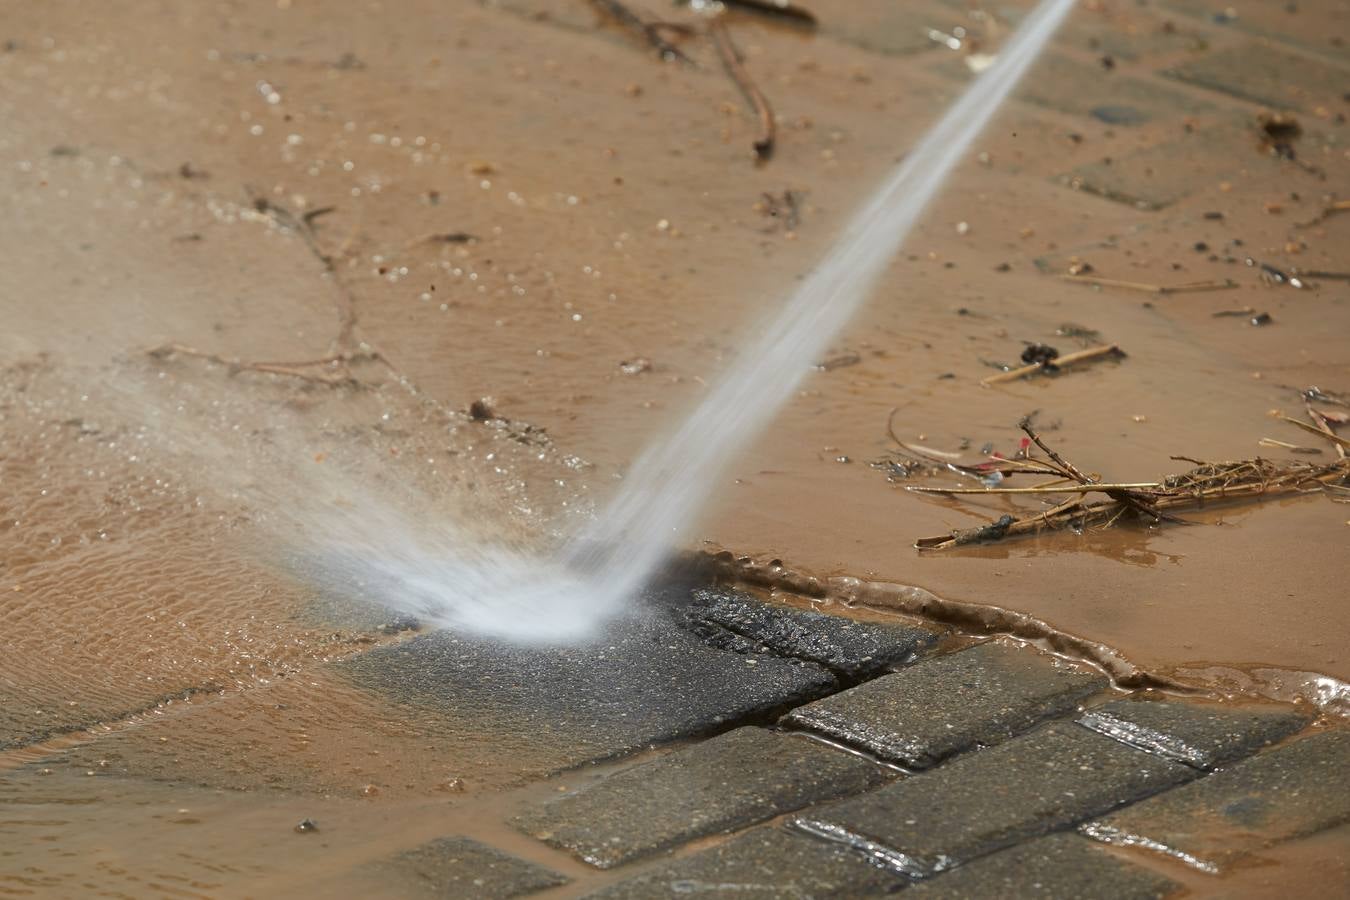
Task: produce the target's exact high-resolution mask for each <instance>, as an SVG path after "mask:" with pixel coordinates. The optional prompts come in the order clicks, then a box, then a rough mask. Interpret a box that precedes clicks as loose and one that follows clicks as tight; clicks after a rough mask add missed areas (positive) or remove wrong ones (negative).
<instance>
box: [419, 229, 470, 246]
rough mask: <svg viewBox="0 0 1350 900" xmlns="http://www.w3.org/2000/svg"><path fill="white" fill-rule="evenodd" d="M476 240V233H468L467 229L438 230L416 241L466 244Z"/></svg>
mask: <svg viewBox="0 0 1350 900" xmlns="http://www.w3.org/2000/svg"><path fill="white" fill-rule="evenodd" d="M476 240H478V235H476V234H469V232H467V231H439V232H435V233H433V234H429V235H427V236H426V237H423V238H420V239H419V241H418V242H419V243H425V242H430V243H433V244H468V243H471V242H473V241H476Z"/></svg>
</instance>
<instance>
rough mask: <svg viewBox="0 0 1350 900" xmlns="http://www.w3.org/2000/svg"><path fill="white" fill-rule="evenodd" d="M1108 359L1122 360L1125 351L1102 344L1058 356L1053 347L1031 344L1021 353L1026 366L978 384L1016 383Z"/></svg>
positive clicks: (1004, 372)
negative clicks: (1040, 374)
mask: <svg viewBox="0 0 1350 900" xmlns="http://www.w3.org/2000/svg"><path fill="white" fill-rule="evenodd" d="M1038 348H1039V349H1038ZM1028 353H1030V354H1031V356H1032V361H1030V362H1028ZM1047 353H1051V354H1053V355H1051V356H1049V358H1044V357H1045V356H1046V355H1047ZM1038 354H1039V356H1038ZM1108 357H1110V358H1113V359H1124V358H1125V351H1124V350H1121V349H1120V347H1119V346H1117V345H1116V344H1104V345H1101V346H1097V347H1089V348H1087V349H1086V350H1078V351H1076V352H1074V353H1066V354H1065V355H1063V356H1060V355H1059V353H1058V351H1056V350H1055V348H1054V347H1047V346H1046V345H1044V344H1032V345H1031V346H1030V347H1028V348H1027V349H1026V350H1024V351H1023V352H1022V361H1023V362H1025V363H1026V365H1024V366H1020V367H1018V368H1016V369H1008V370H1007V371H1003V372H999V373H998V374H997V375H990V376H988V377H987V378H983V379H981V380H980V384H982V385H984V386H985V387H988V386H989V385H991V384H1002V383H1003V382H1005V381H1016V380H1017V379H1019V378H1024V377H1026V376H1027V375H1034V374H1036V373H1037V372H1050V373H1055V372H1058V371H1059V370H1061V369H1063V368H1066V367H1068V366H1072V365H1077V364H1078V363H1083V362H1091V361H1093V360H1097V359H1106V358H1108Z"/></svg>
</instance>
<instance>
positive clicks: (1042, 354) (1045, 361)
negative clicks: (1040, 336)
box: [1022, 343, 1059, 372]
mask: <svg viewBox="0 0 1350 900" xmlns="http://www.w3.org/2000/svg"><path fill="white" fill-rule="evenodd" d="M1058 357H1059V351H1058V350H1056V349H1055V348H1054V347H1051V346H1050V345H1049V344H1031V343H1028V344H1027V346H1026V349H1024V350H1023V351H1022V362H1023V363H1025V364H1026V365H1029V366H1040V367H1041V368H1042V369H1045V370H1046V371H1047V372H1057V371H1059V367H1058V366H1056V365H1055V360H1056V359H1057V358H1058Z"/></svg>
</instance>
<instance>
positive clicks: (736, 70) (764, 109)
mask: <svg viewBox="0 0 1350 900" xmlns="http://www.w3.org/2000/svg"><path fill="white" fill-rule="evenodd" d="M708 33H709V34H711V35H712V38H713V43H714V44H716V45H717V54H718V55H719V56H720V57H721V58H722V65H723V67H725V68H726V70H727V74H728V75H729V76H731V80H732V81H734V82H736V86H737V87H739V88H740V89H741V93H743V94H745V98H746V100H748V101H749V102H750V105H751V106H752V107H754V109H755V114H756V115H757V116H759V137H757V138H756V139H755V142H754V144H753V145H752V146H753V147H754V150H755V158H756V159H757V160H758V161H759V162H761V163H762V162H766V161H768V159H769V157H770V156H772V155H773V145H774V140H775V136H776V127H775V124H774V118H773V110H772V109H771V108H770V107H769V101H768V100H767V99H766V98H765V97H764V94H763V92H762V91H760V89H759V88H758V87H756V85H755V83H754V82H753V81H752V80H751V79H750V73H749V72H747V71H746V70H745V65H744V59H743V58H742V56H741V52H740V51H739V50H737V49H736V45H735V44H733V43H732V41H731V32H729V31H728V30H727V26H726V24H725V23H724V22H723V21H722V20H721V19H713V20H712V21H711V22H710V23H708Z"/></svg>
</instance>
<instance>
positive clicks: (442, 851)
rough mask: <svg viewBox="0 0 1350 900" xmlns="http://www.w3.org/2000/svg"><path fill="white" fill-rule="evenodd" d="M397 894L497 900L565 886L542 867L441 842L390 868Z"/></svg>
mask: <svg viewBox="0 0 1350 900" xmlns="http://www.w3.org/2000/svg"><path fill="white" fill-rule="evenodd" d="M390 867H391V870H392V871H393V872H394V873H395V877H396V878H397V879H398V881H397V887H398V889H399V892H400V893H409V894H414V895H416V896H425V897H444V898H451V897H456V898H463V897H473V898H476V900H499V898H506V897H521V896H524V895H526V894H533V893H536V892H538V891H542V890H545V889H546V888H552V887H558V886H559V885H563V884H566V883H567V881H568V879H567V878H565V877H564V876H562V875H559V874H558V873H557V872H553V871H550V870H549V869H545V868H544V867H543V866H538V865H535V864H534V863H530V862H526V861H525V860H523V859H517V858H516V857H514V856H510V855H509V854H506V853H503V852H502V851H500V850H497V849H494V848H492V847H489V846H487V845H486V844H480V843H479V842H478V841H475V840H470V839H469V838H466V837H447V838H439V839H437V840H434V841H430V842H428V843H425V844H422V845H421V846H420V847H414V848H413V849H412V850H409V851H407V852H405V853H400V854H399V855H398V856H397V857H395V858H394V859H393V860H392V861H391V862H390Z"/></svg>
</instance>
